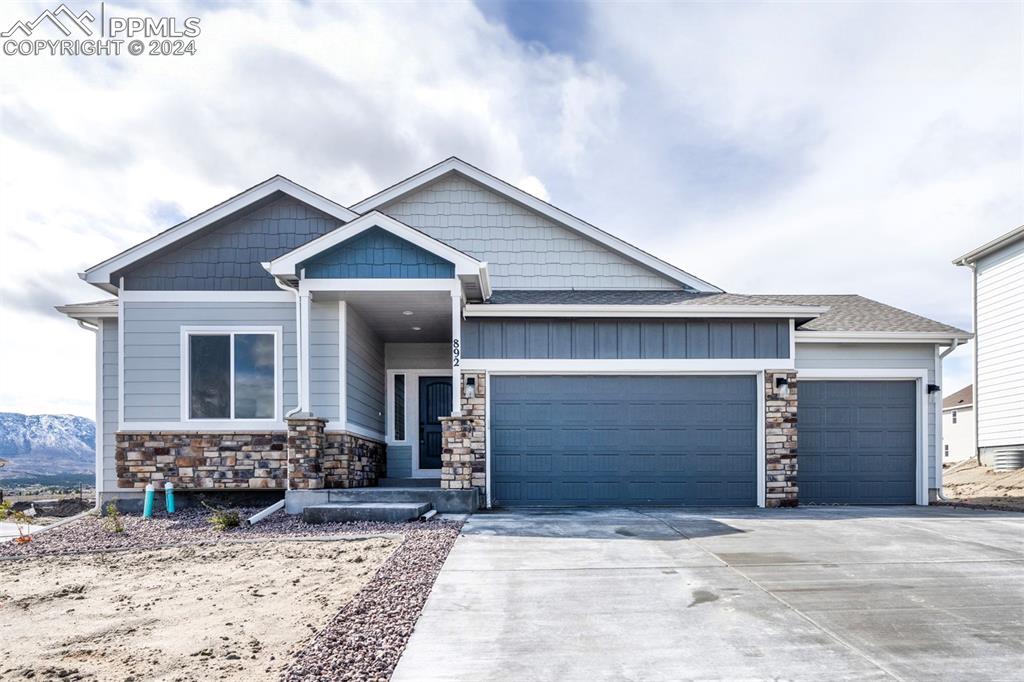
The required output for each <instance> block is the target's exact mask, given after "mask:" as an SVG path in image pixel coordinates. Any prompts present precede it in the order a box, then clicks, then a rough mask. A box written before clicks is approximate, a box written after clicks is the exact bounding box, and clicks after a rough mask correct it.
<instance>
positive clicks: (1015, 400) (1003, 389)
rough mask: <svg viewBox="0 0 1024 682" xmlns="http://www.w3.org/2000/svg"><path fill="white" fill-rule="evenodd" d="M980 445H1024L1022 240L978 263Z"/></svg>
mask: <svg viewBox="0 0 1024 682" xmlns="http://www.w3.org/2000/svg"><path fill="white" fill-rule="evenodd" d="M976 277H977V282H976V287H977V288H976V294H975V295H976V297H977V302H976V305H977V319H976V320H975V334H976V335H977V337H976V349H975V352H976V353H977V377H976V380H975V384H974V385H975V389H974V405H975V409H976V410H977V419H978V447H981V448H987V447H997V446H1005V445H1021V444H1024V240H1021V241H1018V242H1017V243H1016V244H1011V245H1010V246H1007V247H1006V248H1005V249H1003V250H1002V251H1000V252H997V253H994V254H992V255H990V256H986V257H984V258H982V259H981V260H979V261H978V263H977V265H976Z"/></svg>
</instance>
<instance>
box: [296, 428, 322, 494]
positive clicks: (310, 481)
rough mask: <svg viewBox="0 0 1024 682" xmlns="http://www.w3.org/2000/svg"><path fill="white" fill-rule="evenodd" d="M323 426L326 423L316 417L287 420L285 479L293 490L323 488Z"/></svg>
mask: <svg viewBox="0 0 1024 682" xmlns="http://www.w3.org/2000/svg"><path fill="white" fill-rule="evenodd" d="M326 425H327V422H325V421H324V420H323V419H318V418H316V417H301V418H296V419H289V420H288V480H289V484H290V487H291V488H292V489H293V490H298V489H302V490H309V489H318V488H323V487H324V468H323V455H324V446H325V445H326V442H327V438H326V436H325V435H324V427H325V426H326Z"/></svg>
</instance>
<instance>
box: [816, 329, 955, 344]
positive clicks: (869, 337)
mask: <svg viewBox="0 0 1024 682" xmlns="http://www.w3.org/2000/svg"><path fill="white" fill-rule="evenodd" d="M972 336H973V335H972V334H969V333H967V332H962V333H956V332H815V331H798V332H796V341H797V343H939V344H944V345H948V344H949V343H951V342H952V341H954V340H958V341H969V340H970V339H971V337H972Z"/></svg>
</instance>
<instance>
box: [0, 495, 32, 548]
mask: <svg viewBox="0 0 1024 682" xmlns="http://www.w3.org/2000/svg"><path fill="white" fill-rule="evenodd" d="M7 519H11V520H13V521H14V523H15V525H17V527H18V537H16V538H15V539H14V541H15V542H17V543H18V544H25V543H26V542H31V541H32V536H31V535H29V534H28V533H26V532H25V529H26V528H27V527H28V526H30V525H31V524H32V518H31V517H30V516H29V515H28V514H26V513H25V512H23V511H15V510H14V508H13V505H11V503H10V502H4V503H2V504H0V521H6V520H7Z"/></svg>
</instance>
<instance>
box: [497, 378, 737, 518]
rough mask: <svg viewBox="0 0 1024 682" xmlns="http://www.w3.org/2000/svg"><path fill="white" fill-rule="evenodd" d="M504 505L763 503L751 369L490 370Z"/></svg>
mask: <svg viewBox="0 0 1024 682" xmlns="http://www.w3.org/2000/svg"><path fill="white" fill-rule="evenodd" d="M491 439H492V440H491V495H492V502H493V503H494V504H496V505H501V506H516V505H526V506H595V505H646V504H651V505H740V506H752V505H755V504H756V503H757V383H756V381H755V379H754V377H752V376H493V377H492V378H491Z"/></svg>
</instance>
